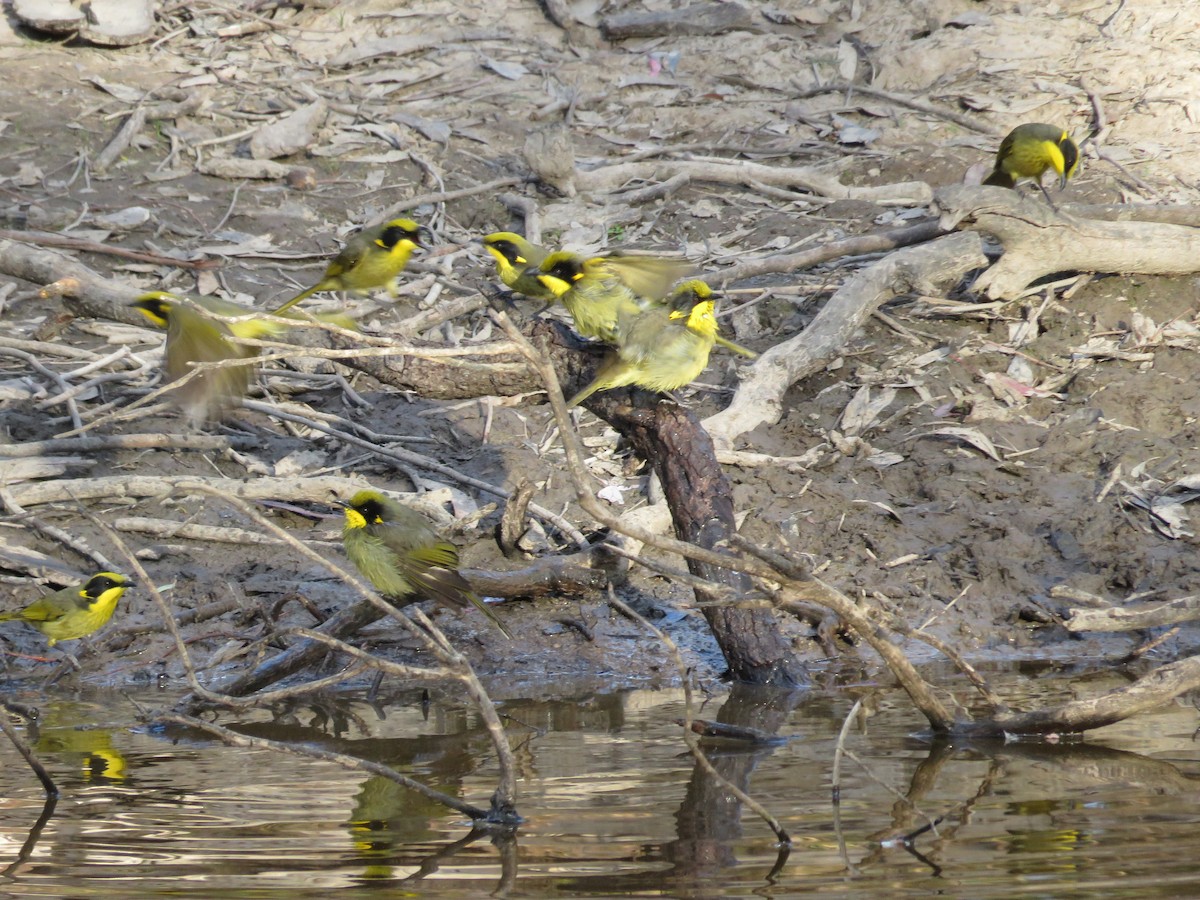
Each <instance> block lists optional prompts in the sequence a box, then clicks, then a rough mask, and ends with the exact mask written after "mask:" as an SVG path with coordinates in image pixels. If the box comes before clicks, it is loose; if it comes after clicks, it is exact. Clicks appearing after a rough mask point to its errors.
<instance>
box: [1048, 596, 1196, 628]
mask: <svg viewBox="0 0 1200 900" xmlns="http://www.w3.org/2000/svg"><path fill="white" fill-rule="evenodd" d="M1070 612H1071V615H1070V618H1069V619H1067V620H1066V621H1065V622H1064V623H1063V624H1064V625H1066V627H1067V630H1068V631H1075V632H1079V631H1137V630H1139V629H1142V628H1158V627H1160V626H1162V625H1177V624H1179V623H1180V622H1194V621H1196V620H1197V619H1200V596H1190V597H1179V598H1177V599H1175V600H1170V601H1168V602H1166V603H1143V604H1138V605H1137V606H1122V607H1111V608H1109V609H1078V608H1072V609H1071V611H1070Z"/></svg>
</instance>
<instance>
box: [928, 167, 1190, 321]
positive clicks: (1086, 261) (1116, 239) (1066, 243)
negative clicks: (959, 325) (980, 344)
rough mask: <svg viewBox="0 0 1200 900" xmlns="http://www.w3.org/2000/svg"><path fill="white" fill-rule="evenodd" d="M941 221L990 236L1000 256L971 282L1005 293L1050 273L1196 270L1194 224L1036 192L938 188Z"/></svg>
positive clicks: (1003, 295) (993, 296)
mask: <svg viewBox="0 0 1200 900" xmlns="http://www.w3.org/2000/svg"><path fill="white" fill-rule="evenodd" d="M936 202H937V206H938V208H939V209H940V210H942V224H943V225H944V226H945V227H946V228H951V227H959V228H966V229H969V230H972V231H979V232H983V233H985V234H991V235H995V237H996V238H997V239H998V240H999V241H1000V243H1001V244H1003V246H1004V255H1003V256H1001V257H1000V260H999V261H998V262H997V263H995V264H994V265H993V266H992V267H991V268H989V269H988V270H987V271H986V272H984V273H983V274H981V275H980V276H979V278H977V279H976V280H975V283H974V285H973V286H972V289H973V290H975V291H978V292H980V293H985V294H986V295H987V296H988V297H989V298H991V299H993V300H999V299H1010V298H1013V297H1016V296H1018V295H1019V294H1021V292H1022V291H1024V290H1025V288H1026V287H1028V286H1029V285H1030V284H1032V283H1033V282H1034V281H1037V280H1038V279H1039V278H1043V277H1045V276H1047V275H1052V274H1054V273H1056V272H1116V273H1122V274H1139V275H1186V274H1190V273H1193V272H1196V271H1200V229H1196V228H1190V227H1187V226H1184V225H1175V224H1168V223H1163V222H1141V221H1139V222H1132V221H1119V222H1106V221H1098V220H1096V219H1086V218H1081V217H1079V216H1076V215H1074V214H1072V213H1071V212H1070V211H1069V210H1066V209H1064V210H1061V211H1058V212H1056V211H1055V210H1054V209H1052V208H1051V207H1050V206H1049V204H1047V203H1046V202H1045V200H1044V199H1043V198H1042V197H1041V196H1040V195H1035V194H1021V193H1018V192H1016V191H1010V190H1005V189H1004V188H994V187H964V186H961V185H959V186H954V187H946V188H941V189H940V190H939V191H938V192H937V201H936Z"/></svg>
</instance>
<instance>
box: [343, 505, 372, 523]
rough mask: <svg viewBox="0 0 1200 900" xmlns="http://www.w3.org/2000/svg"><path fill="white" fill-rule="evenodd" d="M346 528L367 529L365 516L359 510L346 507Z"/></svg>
mask: <svg viewBox="0 0 1200 900" xmlns="http://www.w3.org/2000/svg"><path fill="white" fill-rule="evenodd" d="M346 527H347V528H366V527H367V520H366V519H364V518H363V514H362V513H360V512H359V511H358V510H357V509H353V508H351V507H349V506H348V507H346Z"/></svg>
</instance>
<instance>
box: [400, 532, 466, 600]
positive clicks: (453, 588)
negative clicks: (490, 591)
mask: <svg viewBox="0 0 1200 900" xmlns="http://www.w3.org/2000/svg"><path fill="white" fill-rule="evenodd" d="M396 562H397V565H398V567H399V569H400V571H401V573H402V574H403V575H404V576H405V578H407V579H408V580H409V581H410V582H411V583H412V585H413V588H414V589H415V590H416V591H417V593H419V594H421V595H422V596H425V597H429V598H430V599H432V600H437V601H438V602H440V603H444V604H446V605H447V606H451V607H457V608H462V607H465V606H466V605H467V604H468V603H469V602H471V598H470V596H469V595H470V593H471V586H470V585H469V584H467V581H466V579H465V578H463V577H462V576H461V575H459V574H458V551H457V550H455V549H454V545H453V544H448V543H438V544H431V545H430V546H427V547H417V548H414V549H412V550H409V551H407V552H405V553H398V554H396Z"/></svg>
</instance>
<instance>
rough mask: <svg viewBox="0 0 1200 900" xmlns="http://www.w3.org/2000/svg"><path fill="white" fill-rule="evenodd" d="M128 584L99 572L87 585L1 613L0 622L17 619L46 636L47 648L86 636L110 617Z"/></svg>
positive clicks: (59, 592) (106, 573)
mask: <svg viewBox="0 0 1200 900" xmlns="http://www.w3.org/2000/svg"><path fill="white" fill-rule="evenodd" d="M128 585H129V582H128V581H127V580H126V579H125V577H124V576H123V575H117V574H116V573H115V572H100V573H99V574H97V575H93V576H92V577H91V578H89V579H88V581H87V583H86V584H81V585H77V586H75V587H68V588H63V589H62V590H61V591H55V592H54V593H52V594H46V596H44V597H39V598H38V599H37V600H34V601H33V602H32V603H30V604H29V605H28V606H26V607H25V608H24V609H19V610H17V611H16V612H6V613H0V622H8V621H11V620H13V619H20V620H21V621H22V622H28V623H29V624H30V625H32V626H33V627H34V628H36V629H37V630H38V631H40V632H41V633H42V634H44V635H45V636H46V640H47V641H49V643H50V646H51V647H53V646H54V645H55V644H57V643H58V642H59V641H72V640H75V638H81V637H87V636H88V635H89V634H91V633H92V632H93V631H97V630H99V629H100V628H103V627H104V625H105V624H106V623H107V622H108V620H109V619H111V618H112V614H113V610H115V609H116V608H117V601H118V600H120V599H121V595H122V594H123V593H125V588H126V587H127V586H128Z"/></svg>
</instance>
